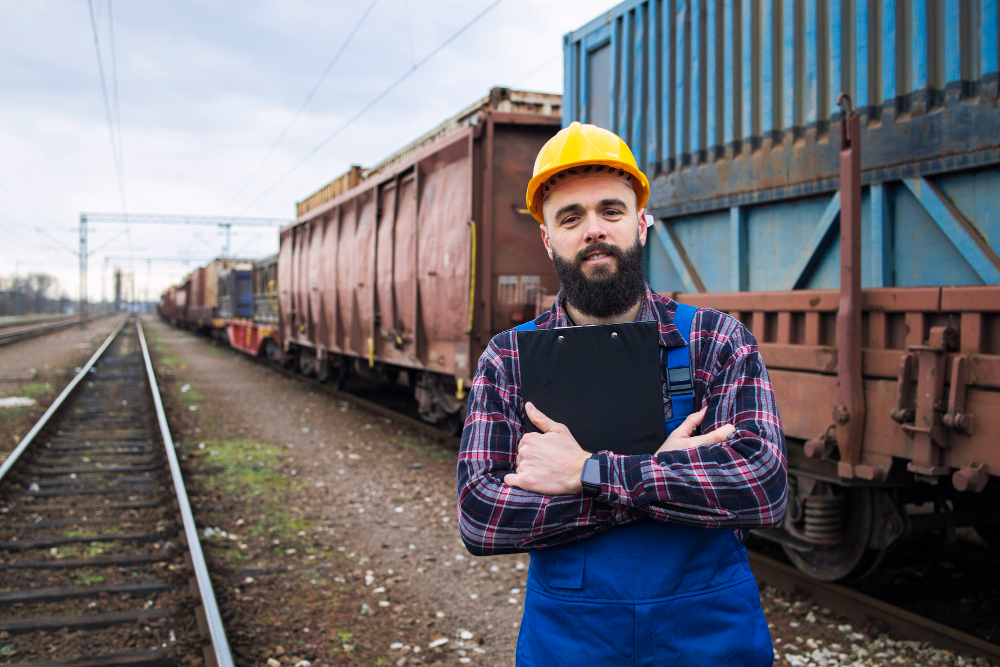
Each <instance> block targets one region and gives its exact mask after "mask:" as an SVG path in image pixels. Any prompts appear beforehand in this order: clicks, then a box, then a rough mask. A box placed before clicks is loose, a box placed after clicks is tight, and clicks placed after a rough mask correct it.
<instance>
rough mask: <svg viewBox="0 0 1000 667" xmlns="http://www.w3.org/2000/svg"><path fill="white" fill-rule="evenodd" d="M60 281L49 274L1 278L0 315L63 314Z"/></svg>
mask: <svg viewBox="0 0 1000 667" xmlns="http://www.w3.org/2000/svg"><path fill="white" fill-rule="evenodd" d="M60 291H61V290H60V289H59V280H58V279H57V278H56V277H55V276H53V275H50V274H48V273H38V272H36V273H29V274H27V275H24V276H16V275H15V276H3V277H0V315H31V314H36V313H58V312H62V309H63V307H64V306H63V299H62V298H60V297H61V296H62V295H61V294H60Z"/></svg>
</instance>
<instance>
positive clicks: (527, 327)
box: [514, 320, 538, 331]
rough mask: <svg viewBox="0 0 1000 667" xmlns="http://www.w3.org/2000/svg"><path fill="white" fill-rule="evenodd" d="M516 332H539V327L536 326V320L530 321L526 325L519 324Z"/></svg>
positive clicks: (515, 328)
mask: <svg viewBox="0 0 1000 667" xmlns="http://www.w3.org/2000/svg"><path fill="white" fill-rule="evenodd" d="M514 331H538V325H537V324H535V320H528V321H527V322H525V323H524V324H518V325H517V326H516V327H514Z"/></svg>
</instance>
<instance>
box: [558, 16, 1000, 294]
mask: <svg viewBox="0 0 1000 667" xmlns="http://www.w3.org/2000/svg"><path fill="white" fill-rule="evenodd" d="M997 5H998V3H997V2H996V0H982V1H978V2H962V1H959V0H954V1H949V2H920V1H917V0H912V1H906V2H904V1H902V0H900V1H895V0H878V1H860V0H855V1H853V2H852V1H849V0H828V1H826V2H822V1H820V0H783V1H782V0H735V1H733V2H716V1H706V0H645V1H637V0H630V1H628V2H624V3H622V4H620V5H618V6H616V7H615V8H613V9H612V10H611V11H610V12H608V13H607V14H605V15H602V16H601V17H599V18H597V19H595V20H594V21H592V22H591V23H589V24H587V25H586V26H584V27H583V28H581V29H579V30H577V31H575V32H573V33H570V34H569V35H567V36H566V37H565V40H564V47H565V64H566V67H565V77H566V80H565V90H566V91H567V94H566V99H565V101H564V106H563V123H564V124H568V123H569V122H570V121H572V120H582V121H586V122H594V123H596V124H599V125H604V126H606V127H609V128H610V129H613V130H615V131H616V132H617V133H619V134H620V135H621V136H622V137H623V138H625V139H626V140H627V141H628V142H629V144H630V145H631V147H632V148H633V152H634V153H635V154H636V157H637V159H638V160H639V161H640V164H641V166H642V168H643V169H644V170H645V171H646V172H647V174H648V175H649V176H650V177H651V182H652V194H651V197H650V202H649V205H648V207H647V208H648V210H647V212H649V213H651V214H652V215H653V216H654V217H655V219H656V221H657V222H656V225H655V227H654V233H653V234H652V235H651V236H652V238H651V240H650V243H649V244H648V248H647V260H648V261H647V270H648V277H649V279H650V281H651V283H652V284H653V286H654V287H655V288H656V289H659V290H678V291H685V292H714V291H738V290H782V289H799V288H828V287H836V286H837V284H838V281H839V274H838V268H837V267H838V266H839V259H838V258H839V247H838V239H837V233H836V229H837V223H838V218H839V197H838V195H837V188H838V187H839V180H838V169H839V163H838V152H839V148H840V139H841V135H840V123H839V122H838V121H839V119H840V118H841V117H842V111H841V109H840V107H838V105H837V98H838V95H839V93H840V92H846V93H848V95H849V96H850V98H851V100H852V102H853V105H854V106H855V107H856V108H858V109H859V110H860V112H861V115H862V133H861V134H862V136H861V147H862V171H863V173H862V182H863V183H864V186H865V187H864V190H863V199H864V201H863V227H864V229H863V234H864V235H865V236H864V238H865V261H864V265H863V284H864V285H865V286H866V287H883V286H914V285H939V284H957V285H958V284H982V283H987V284H989V283H996V282H1000V258H998V255H997V245H998V241H997V239H998V238H1000V218H998V216H996V215H995V213H994V211H995V210H996V208H997V206H996V195H995V193H996V192H997V191H998V189H997V188H998V187H1000V173H998V171H997V168H996V165H997V164H998V162H1000V112H998V108H997V82H998V66H997V65H998V23H1000V22H998V7H997Z"/></svg>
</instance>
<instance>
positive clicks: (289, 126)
mask: <svg viewBox="0 0 1000 667" xmlns="http://www.w3.org/2000/svg"><path fill="white" fill-rule="evenodd" d="M376 4H378V0H372V1H371V3H369V5H368V7H367V8H366V9H365V12H364V13H363V14H362V15H361V18H359V19H358V22H357V23H356V24H354V28H353V29H351V32H350V33H349V34H348V35H347V39H345V40H344V43H343V44H341V45H340V48H339V49H338V50H337V53H336V54H335V55H334V56H333V59H332V60H331V61H330V62H329V64H327V66H326V69H325V70H323V73H322V74H321V75H320V77H319V80H318V81H316V83H315V84H314V85H313V87H312V90H310V91H309V94H308V95H306V99H305V100H303V101H302V104H300V105H299V108H298V110H297V111H296V112H295V113H294V114H293V115H292V118H291V119H290V120H289V121H288V123H287V124H286V125H285V129H283V130H282V131H281V134H279V135H278V138H277V139H275V140H274V143H272V144H271V147H270V148H269V149H267V153H265V154H264V157H263V158H261V160H260V162H258V163H257V166H256V167H254V170H253V171H252V172H251V173H250V175H249V176H248V177H247V179H246V180H245V181H243V185H241V186H240V187H239V189H238V190H237V191H236V194H234V195H233V196H232V198H231V199H230V200H229V202H228V203H227V204H226V205H225V206H223V207H222V211H223V212H225V211H226V210H227V209H228V208H229V207H230V206H232V205H233V202H235V201H236V199H237V197H239V196H240V195H241V194H242V193H243V190H245V189H246V187H247V186H248V185H249V184H250V182H251V181H252V180H253V179H254V177H256V176H257V173H258V172H259V171H260V170H261V168H262V167H263V166H264V164H265V163H266V162H267V160H268V158H270V157H271V154H272V153H274V151H275V149H276V148H277V147H278V145H279V144H280V143H281V142H282V140H284V138H285V135H286V134H288V131H289V130H290V129H292V125H294V124H295V121H296V120H297V119H298V117H299V116H300V115H301V114H302V112H303V110H305V108H306V107H307V106H308V105H309V102H311V101H312V99H313V97H315V96H316V93H317V92H319V89H320V86H322V85H323V82H324V81H325V80H326V77H327V76H328V75H329V74H330V72H331V71H332V70H333V67H334V66H335V65H336V64H337V61H339V60H340V57H341V56H342V55H344V51H346V50H347V47H348V46H349V45H350V43H351V41H352V40H353V39H354V36H355V35H356V34H357V32H358V30H359V29H360V28H361V25H362V24H363V23H364V22H365V19H367V18H368V15H369V14H371V12H372V10H373V9H374V8H375V5H376Z"/></svg>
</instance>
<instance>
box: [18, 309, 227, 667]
mask: <svg viewBox="0 0 1000 667" xmlns="http://www.w3.org/2000/svg"><path fill="white" fill-rule="evenodd" d="M0 553H2V556H0V663H3V664H8V663H9V664H31V665H75V666H77V667H80V666H82V665H90V666H97V665H177V664H185V665H197V664H206V665H219V666H226V665H232V664H233V662H232V658H231V656H230V652H229V645H228V642H227V640H226V636H225V632H224V630H223V626H222V621H221V618H220V616H219V610H218V607H217V604H216V602H215V597H214V594H213V592H212V587H211V582H210V581H209V577H208V571H207V568H206V566H205V560H204V556H203V555H202V552H201V547H200V544H199V541H198V533H197V529H196V527H195V524H194V520H193V516H192V514H191V509H190V506H189V504H188V500H187V495H186V492H185V490H184V482H183V479H182V478H181V475H180V468H179V466H178V463H177V458H176V455H175V454H174V446H173V441H172V439H171V436H170V430H169V427H168V425H167V422H166V418H165V415H164V412H163V406H162V404H161V402H160V396H159V390H158V388H157V384H156V378H155V375H154V373H153V368H152V364H151V362H150V359H149V351H148V349H147V347H146V342H145V339H144V336H143V332H142V325H141V324H140V323H139V322H138V321H137V320H135V319H132V318H128V319H126V320H123V321H122V323H121V324H119V325H118V327H117V328H116V329H115V331H114V332H113V333H112V334H111V336H109V337H108V339H107V340H106V341H105V342H104V344H103V345H101V347H100V348H99V349H98V350H97V351H96V352H95V354H94V356H93V357H92V358H91V359H90V360H89V361H88V362H87V364H86V365H85V366H84V367H83V368H82V370H81V371H80V372H79V373H78V374H77V375H76V376H75V377H74V379H73V380H72V381H71V382H70V383H69V385H68V386H67V387H66V389H65V390H63V392H62V393H61V394H60V396H59V397H58V398H57V399H56V401H55V402H54V403H53V404H52V406H51V407H50V408H49V409H48V410H47V411H46V413H45V414H44V415H43V416H42V418H41V419H40V420H39V422H38V423H37V424H36V425H35V426H34V427H33V428H32V430H31V431H30V432H29V433H28V435H27V436H26V437H25V438H24V440H22V441H21V443H20V444H19V445H18V446H17V448H16V449H15V450H14V452H13V453H12V454H11V455H10V456H9V457H8V458H7V460H6V461H4V463H3V464H2V465H0Z"/></svg>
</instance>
